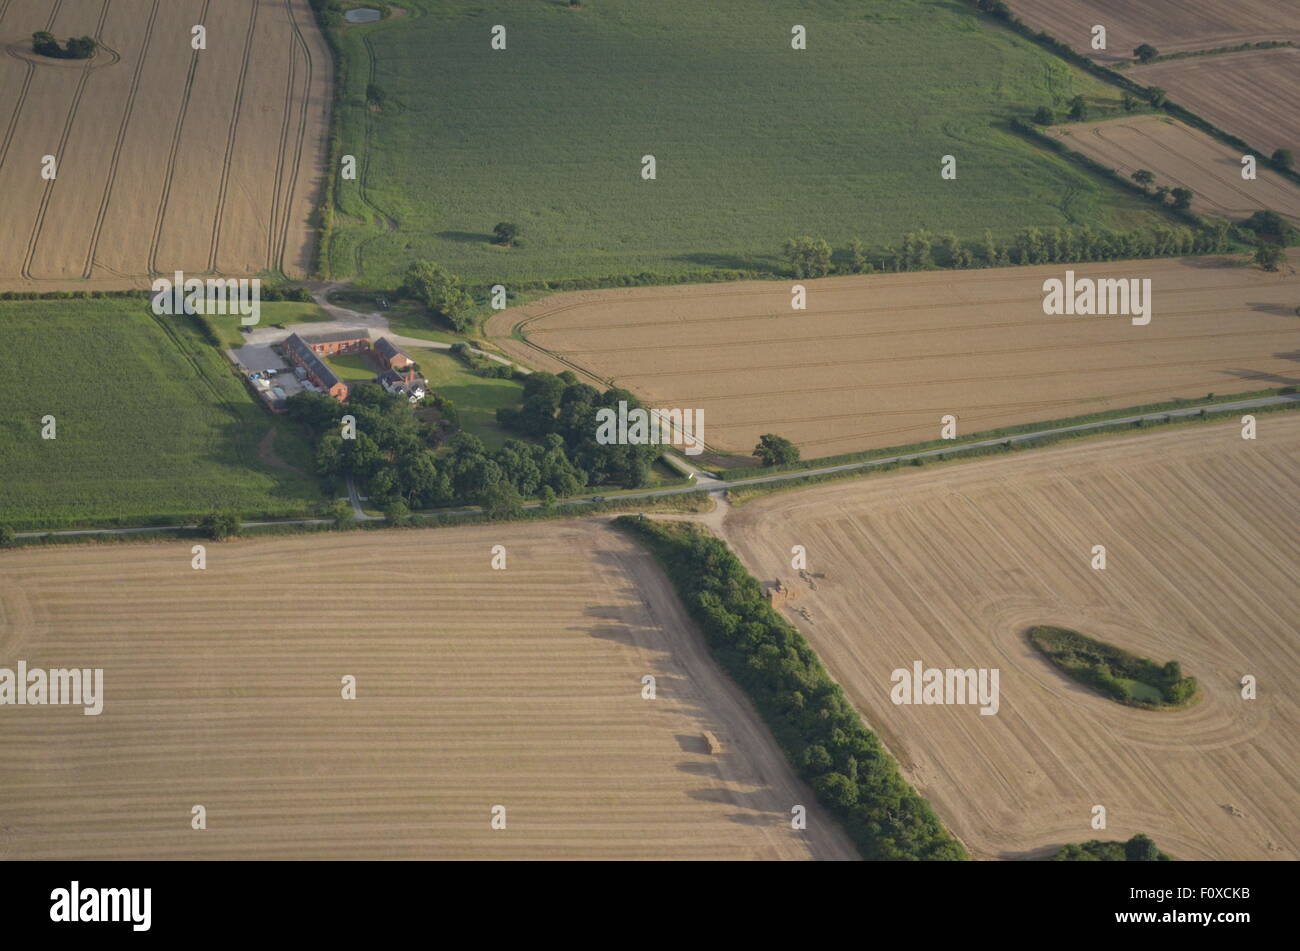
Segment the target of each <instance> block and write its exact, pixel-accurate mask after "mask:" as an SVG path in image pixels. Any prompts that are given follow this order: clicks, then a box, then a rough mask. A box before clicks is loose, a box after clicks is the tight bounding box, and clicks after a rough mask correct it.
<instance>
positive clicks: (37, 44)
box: [32, 30, 97, 59]
mask: <svg viewBox="0 0 1300 951" xmlns="http://www.w3.org/2000/svg"><path fill="white" fill-rule="evenodd" d="M96 48H97V47H96V44H95V40H94V39H93V38H92V37H89V36H74V37H71V38H69V39H68V42H67V43H66V44H64V45H63V46H60V45H59V41H58V40H56V39H55V38H54V34H52V33H47V32H46V31H45V30H38V31H36V32H35V33H33V34H32V51H33V52H35V53H39V54H40V55H41V56H52V57H54V58H55V59H90V57H92V56H94V55H95V49H96Z"/></svg>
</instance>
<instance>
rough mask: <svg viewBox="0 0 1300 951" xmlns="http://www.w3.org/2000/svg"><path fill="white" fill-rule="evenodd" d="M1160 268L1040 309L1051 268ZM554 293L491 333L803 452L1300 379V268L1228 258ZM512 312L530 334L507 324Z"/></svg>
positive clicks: (707, 430)
mask: <svg viewBox="0 0 1300 951" xmlns="http://www.w3.org/2000/svg"><path fill="white" fill-rule="evenodd" d="M1067 269H1069V270H1073V271H1074V272H1075V273H1076V274H1077V275H1078V277H1080V278H1085V277H1086V278H1094V279H1106V278H1113V279H1125V280H1129V279H1139V280H1140V279H1144V278H1149V279H1150V280H1151V293H1152V318H1151V322H1150V323H1149V324H1148V325H1146V326H1134V325H1132V323H1131V322H1130V320H1129V318H1128V317H1122V316H1121V317H1114V316H1111V317H1081V316H1069V317H1067V316H1047V315H1045V314H1044V313H1043V297H1044V292H1043V282H1044V281H1045V280H1046V279H1048V278H1056V279H1064V276H1065V272H1066V270H1067ZM793 283H794V282H793V281H789V282H783V281H773V282H761V283H758V282H754V283H737V284H706V285H695V286H690V287H653V288H638V289H635V290H611V291H586V292H581V293H573V294H560V295H556V296H554V297H549V298H546V299H544V300H539V301H536V302H535V303H532V304H528V305H526V306H523V307H517V308H509V309H507V310H503V311H500V312H499V313H497V314H495V315H494V316H493V317H492V318H491V320H489V322H488V324H487V332H488V335H489V336H490V337H491V338H492V339H493V341H494V342H495V343H496V344H497V345H499V346H500V347H501V348H502V349H503V350H505V351H506V352H507V353H509V354H510V355H512V356H514V357H516V358H517V359H519V360H521V361H523V362H525V363H526V364H528V365H530V366H533V367H537V368H539V369H544V370H551V371H553V372H560V371H563V370H566V369H574V370H576V371H578V372H579V373H580V374H584V375H585V376H586V378H587V379H588V381H590V382H594V383H596V384H597V385H608V384H609V383H610V382H612V383H614V384H617V385H619V386H623V387H626V388H628V389H629V390H631V391H632V392H634V393H635V394H636V395H637V396H638V397H640V398H641V399H642V400H643V401H645V402H646V404H647V405H649V406H651V407H654V408H660V409H673V408H677V409H701V410H703V411H704V420H705V427H704V440H705V442H706V443H708V444H709V445H710V446H712V447H715V448H719V449H725V450H729V451H732V452H737V453H741V454H746V455H747V454H749V453H750V452H752V451H753V447H754V445H755V444H756V443H757V442H758V440H759V437H760V436H761V435H762V434H764V433H776V434H778V435H781V436H784V437H786V438H787V439H790V440H792V441H793V442H794V443H795V444H796V445H798V446H799V447H800V449H801V450H802V452H803V455H804V457H805V458H816V457H824V456H830V455H834V454H837V453H846V452H853V451H857V450H862V449H871V448H877V447H884V446H900V445H906V444H909V443H915V442H924V441H927V440H932V439H937V438H939V435H940V426H941V418H942V417H943V416H945V415H949V414H951V415H954V416H956V417H957V419H958V423H957V425H958V433H959V434H966V433H974V432H977V431H982V430H988V429H993V428H996V427H1000V426H1009V425H1015V424H1020V423H1029V422H1037V421H1040V420H1048V419H1062V418H1065V417H1069V416H1074V415H1079V414H1085V413H1093V412H1099V411H1102V410H1107V409H1121V408H1125V407H1130V406H1137V405H1142V404H1148V403H1154V402H1159V401H1162V400H1167V399H1171V398H1174V397H1187V398H1201V397H1204V396H1205V395H1206V394H1207V393H1210V392H1213V393H1239V392H1245V391H1251V390H1259V389H1263V388H1267V387H1273V386H1280V385H1287V384H1296V383H1300V372H1297V370H1298V369H1300V366H1298V365H1297V363H1296V358H1295V354H1296V351H1297V350H1298V349H1300V319H1297V317H1296V313H1295V308H1296V307H1297V306H1298V305H1300V276H1298V275H1297V273H1296V271H1295V266H1294V262H1292V263H1291V265H1290V266H1289V267H1288V268H1286V269H1285V270H1284V272H1283V273H1278V274H1266V273H1264V272H1263V271H1261V270H1260V269H1258V268H1248V267H1244V266H1238V264H1237V262H1236V261H1233V260H1229V259H1227V258H1222V259H1220V258H1210V257H1202V258H1184V259H1173V258H1166V259H1156V260H1147V261H1114V262H1107V263H1098V264H1078V265H1066V264H1054V265H1039V266H1035V267H1018V268H996V269H988V270H970V271H948V272H935V271H929V272H917V273H908V274H880V275H868V276H864V277H834V278H823V279H821V280H815V281H801V282H799V283H801V284H803V285H804V286H805V287H806V288H807V294H808V298H807V305H808V306H807V310H803V311H795V310H792V309H791V285H792V284H793ZM515 328H518V330H519V331H520V332H522V333H523V334H524V335H525V338H526V341H527V342H526V343H525V342H520V341H519V340H516V339H514V337H513V335H512V331H513V330H514V329H515Z"/></svg>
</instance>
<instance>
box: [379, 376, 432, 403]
mask: <svg viewBox="0 0 1300 951" xmlns="http://www.w3.org/2000/svg"><path fill="white" fill-rule="evenodd" d="M379 385H380V386H382V387H383V388H384V389H385V390H387V391H388V392H389V393H400V394H401V395H403V396H407V397H410V398H411V399H416V400H420V399H424V395H425V394H426V393H427V392H428V391H429V387H428V383H427V382H426V381H425V379H424V377H422V376H418V375H417V374H416V372H415V371H414V370H407V371H406V373H405V375H403V374H401V373H398V372H397V371H396V370H388V371H386V372H384V373H381V374H380V375H379Z"/></svg>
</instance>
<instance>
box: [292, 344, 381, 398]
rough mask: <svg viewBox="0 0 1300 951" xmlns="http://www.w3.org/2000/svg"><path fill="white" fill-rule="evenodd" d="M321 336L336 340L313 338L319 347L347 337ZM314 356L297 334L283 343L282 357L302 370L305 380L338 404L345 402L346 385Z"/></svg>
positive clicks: (330, 351)
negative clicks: (337, 401)
mask: <svg viewBox="0 0 1300 951" xmlns="http://www.w3.org/2000/svg"><path fill="white" fill-rule="evenodd" d="M323 336H325V337H330V338H337V339H330V340H324V341H322V340H321V339H320V338H314V339H315V340H316V341H317V344H318V345H320V346H330V345H332V344H335V343H342V342H343V338H345V337H347V335H340V334H325V335H323ZM347 339H348V340H349V341H350V342H352V343H355V342H356V338H347ZM364 339H365V341H366V346H367V347H369V345H370V340H369V338H364ZM325 352H327V353H349V352H354V351H350V350H344V349H341V348H340V349H335V350H327V351H325ZM316 354H317V351H316V350H315V349H314V348H313V346H312V344H311V343H309V342H308V341H307V340H304V339H303V338H302V337H299V336H298V335H297V334H290V335H289V337H288V339H287V340H285V342H284V355H285V356H286V357H287V358H288V359H289V360H290V361H291V362H292V363H293V364H294V366H296V367H299V368H301V369H302V371H303V372H304V373H305V374H306V375H307V379H309V380H311V381H312V382H313V383H315V384H316V385H317V386H319V387H320V388H321V389H322V390H324V391H325V392H326V393H328V394H329V395H330V396H332V397H334V398H335V399H336V400H339V401H340V402H342V401H343V400H346V399H347V398H348V385H347V384H346V383H344V382H343V381H342V380H340V379H339V378H338V376H337V375H336V374H335V373H334V371H333V370H331V369H330V368H329V367H327V366H326V365H325V362H324V361H323V360H321V358H320V357H319V356H317V355H316Z"/></svg>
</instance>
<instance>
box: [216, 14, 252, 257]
mask: <svg viewBox="0 0 1300 951" xmlns="http://www.w3.org/2000/svg"><path fill="white" fill-rule="evenodd" d="M259 6H260V4H259V3H258V0H253V2H252V3H251V4H250V5H249V7H250V9H249V14H248V33H247V35H246V36H245V37H244V57H243V61H242V62H241V64H240V67H239V82H238V83H237V84H236V86H235V108H234V109H232V110H231V113H230V128H229V129H228V130H227V132H226V155H225V158H224V159H223V160H222V162H221V184H220V185H219V186H218V188H217V210H216V213H215V215H214V216H213V219H212V243H211V245H210V246H209V248H208V271H209V272H212V273H215V272H216V271H217V250H218V248H219V247H220V246H221V224H222V218H223V216H224V215H225V210H226V189H227V188H228V187H229V185H230V166H231V162H232V157H233V155H234V151H235V133H236V130H237V129H238V128H239V113H240V111H241V109H242V108H243V105H244V84H245V82H246V81H247V79H248V63H249V59H250V58H251V56H252V53H253V37H254V35H256V32H257V11H258V8H259Z"/></svg>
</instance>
